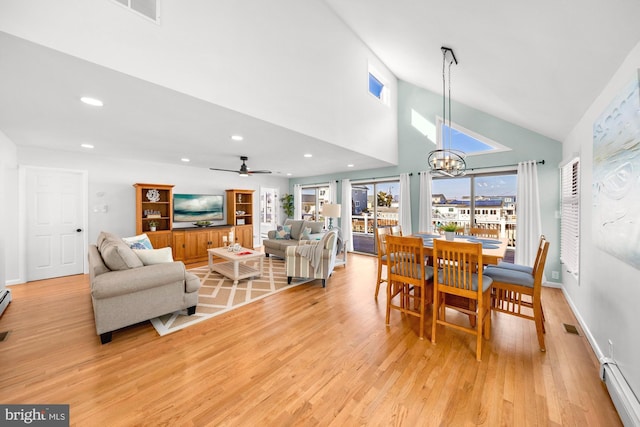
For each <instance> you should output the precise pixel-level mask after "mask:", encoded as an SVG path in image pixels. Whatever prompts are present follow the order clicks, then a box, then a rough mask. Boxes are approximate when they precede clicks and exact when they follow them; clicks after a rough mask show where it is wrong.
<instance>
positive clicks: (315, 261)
mask: <svg viewBox="0 0 640 427" xmlns="http://www.w3.org/2000/svg"><path fill="white" fill-rule="evenodd" d="M332 234H333V233H331V232H329V233H326V234H325V235H324V236H322V239H320V240H317V241H314V242H312V243H309V244H308V245H300V246H297V247H296V253H297V254H298V255H300V256H301V257H305V258H307V259H308V260H309V264H311V266H312V267H313V271H314V272H315V273H316V274H318V273H319V272H320V268H321V267H322V251H323V250H324V247H325V245H326V244H327V241H328V240H329V239H330V238H331V235H332Z"/></svg>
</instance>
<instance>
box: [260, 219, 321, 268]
mask: <svg viewBox="0 0 640 427" xmlns="http://www.w3.org/2000/svg"><path fill="white" fill-rule="evenodd" d="M285 226H287V227H290V231H289V232H288V233H287V232H286V230H285V229H283V228H284V227H285ZM323 227H324V223H323V222H315V221H305V220H302V219H295V220H294V219H287V220H285V222H284V224H283V226H279V227H278V230H271V231H269V233H268V234H267V239H264V240H263V241H262V244H263V246H264V252H265V254H266V255H267V256H269V255H274V256H277V257H280V258H283V259H284V258H285V256H286V253H287V247H289V246H298V244H299V242H300V240H320V239H321V238H322V236H323V235H324V230H323Z"/></svg>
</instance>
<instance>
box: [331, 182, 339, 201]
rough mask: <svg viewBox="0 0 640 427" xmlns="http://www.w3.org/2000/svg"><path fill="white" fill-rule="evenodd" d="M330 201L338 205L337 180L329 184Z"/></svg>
mask: <svg viewBox="0 0 640 427" xmlns="http://www.w3.org/2000/svg"><path fill="white" fill-rule="evenodd" d="M329 200H330V201H331V203H338V183H337V182H336V181H335V180H332V181H331V182H329Z"/></svg>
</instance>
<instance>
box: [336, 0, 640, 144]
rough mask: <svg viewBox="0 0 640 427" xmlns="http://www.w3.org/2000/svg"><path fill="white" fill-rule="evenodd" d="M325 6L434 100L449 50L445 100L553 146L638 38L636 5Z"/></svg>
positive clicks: (363, 1) (379, 0)
mask: <svg viewBox="0 0 640 427" xmlns="http://www.w3.org/2000/svg"><path fill="white" fill-rule="evenodd" d="M324 1H325V2H326V3H328V4H329V5H330V6H331V7H332V8H333V10H335V12H336V13H337V14H338V15H339V16H340V17H341V18H342V19H343V20H344V22H345V23H346V24H347V25H348V26H349V27H351V29H352V30H353V31H354V32H355V33H356V34H358V35H359V36H360V38H361V39H362V40H363V41H364V42H365V43H366V44H367V45H368V46H369V48H370V49H372V50H373V52H375V53H376V54H377V55H378V57H379V58H380V59H381V60H382V61H383V62H384V63H385V64H386V65H387V66H388V67H389V68H390V69H391V71H392V72H393V73H394V74H395V75H396V76H397V77H398V78H399V79H402V80H405V81H407V82H410V83H413V84H414V85H417V86H420V87H424V88H427V89H430V90H432V91H434V92H436V93H442V80H439V81H438V80H436V79H434V78H433V76H437V75H442V54H441V52H440V46H447V47H450V48H452V49H453V50H454V52H455V55H456V57H457V59H458V61H459V64H458V65H457V66H454V67H452V98H453V99H455V100H456V101H459V102H461V103H463V104H466V105H468V106H470V107H474V108H476V109H478V110H481V111H485V112H487V113H490V114H492V115H494V116H497V117H500V118H502V119H504V120H507V121H509V122H512V123H514V124H517V125H519V126H522V127H524V128H527V129H530V130H533V131H535V132H537V133H540V134H542V135H545V136H547V137H550V138H552V139H556V140H558V141H562V140H563V139H564V138H565V137H566V136H567V134H568V133H569V132H570V131H571V130H572V129H573V127H574V126H575V124H576V123H577V122H578V120H579V119H580V118H581V117H582V115H583V114H584V113H585V111H586V109H587V108H588V106H589V105H590V104H591V102H592V101H593V100H594V99H595V97H596V96H597V95H599V93H600V91H601V90H602V89H603V87H604V85H605V84H606V83H607V81H608V80H609V79H610V78H611V76H612V75H613V73H614V71H615V70H616V69H617V68H618V67H619V66H620V64H621V63H622V61H623V60H624V58H625V57H626V56H627V54H628V53H629V51H630V50H631V49H632V48H633V47H634V46H635V45H636V44H637V43H638V41H640V25H638V18H640V1H637V0H612V1H606V2H605V1H601V0H585V1H557V0H538V1H531V2H526V1H512V0H493V1H488V2H486V1H485V2H478V1H464V0H454V1H439V2H432V1H420V0H399V1H388V0H352V1H343V0H324ZM639 65H640V64H639ZM630 78H631V76H630ZM454 120H455V118H454Z"/></svg>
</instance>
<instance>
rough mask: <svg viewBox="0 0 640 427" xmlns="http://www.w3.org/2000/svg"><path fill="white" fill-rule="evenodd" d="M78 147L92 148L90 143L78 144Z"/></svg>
mask: <svg viewBox="0 0 640 427" xmlns="http://www.w3.org/2000/svg"><path fill="white" fill-rule="evenodd" d="M80 147H82V148H93V145H92V144H80Z"/></svg>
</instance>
